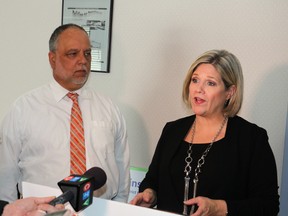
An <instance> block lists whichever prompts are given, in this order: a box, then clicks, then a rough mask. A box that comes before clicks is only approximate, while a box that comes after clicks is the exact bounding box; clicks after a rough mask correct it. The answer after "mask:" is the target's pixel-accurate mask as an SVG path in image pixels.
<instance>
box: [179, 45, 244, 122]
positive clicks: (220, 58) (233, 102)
mask: <svg viewBox="0 0 288 216" xmlns="http://www.w3.org/2000/svg"><path fill="white" fill-rule="evenodd" d="M200 64H211V65H213V66H214V67H215V69H216V70H217V71H218V72H219V74H220V76H221V78H222V80H223V82H224V85H225V88H226V90H227V89H229V87H231V86H232V85H234V86H235V87H236V88H235V93H234V94H233V95H232V97H231V98H230V99H229V100H228V101H227V102H226V103H225V104H224V105H223V114H225V115H227V116H229V117H233V116H235V115H236V114H237V113H238V112H239V110H240V108H241V105H242V101H243V85H244V84H243V74H242V68H241V64H240V62H239V60H238V59H237V58H236V56H235V55H233V54H232V53H229V52H228V51H226V50H210V51H207V52H205V53H203V54H202V55H201V56H199V57H198V58H197V59H196V61H194V63H193V64H192V65H191V67H190V68H189V70H188V73H187V75H186V78H185V80H184V84H183V91H182V99H183V101H184V103H185V104H186V106H188V108H191V101H190V97H189V86H190V82H191V77H192V75H193V73H194V71H195V70H196V69H197V67H198V66H199V65H200Z"/></svg>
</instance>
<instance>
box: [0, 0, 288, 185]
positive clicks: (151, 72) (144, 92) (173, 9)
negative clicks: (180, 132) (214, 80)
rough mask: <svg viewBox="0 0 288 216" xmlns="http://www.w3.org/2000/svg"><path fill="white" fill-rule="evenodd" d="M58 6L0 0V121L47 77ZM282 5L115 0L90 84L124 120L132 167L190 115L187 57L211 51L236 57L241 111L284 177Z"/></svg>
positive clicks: (53, 0)
mask: <svg viewBox="0 0 288 216" xmlns="http://www.w3.org/2000/svg"><path fill="white" fill-rule="evenodd" d="M61 6H62V2H61V1H60V0H49V1H39V0H30V1H20V0H2V6H1V7H0V26H1V31H0V38H1V40H0V47H1V58H0V63H1V64H0V65H1V72H0V80H1V85H0V98H1V102H0V119H2V117H3V116H4V114H5V112H6V111H7V110H8V108H9V105H10V104H11V103H12V101H14V100H15V98H16V97H18V96H19V95H20V94H22V93H23V92H25V91H27V90H29V89H32V88H34V87H37V86H39V85H41V84H44V83H46V82H47V81H48V80H50V79H51V72H50V67H49V65H48V60H47V53H48V39H49V37H50V34H51V32H52V31H53V30H54V28H55V27H57V26H58V25H59V24H60V22H61ZM287 12H288V1H287V0H253V1H250V0H243V1H231V0H221V1H215V0H194V1H191V0H177V1H176V0H157V1H155V0H145V1H144V0H139V1H128V0H115V2H114V19H113V31H112V50H111V51H112V55H111V73H109V74H103V73H92V74H91V77H90V81H89V85H90V86H93V87H94V88H95V89H97V90H99V91H100V92H102V93H105V94H106V95H108V96H110V97H112V99H113V100H114V101H115V103H117V104H118V105H119V107H120V108H121V110H122V112H123V114H124V115H125V117H126V120H127V125H128V129H129V138H130V147H131V165H133V166H140V167H147V166H148V165H149V163H150V160H151V157H152V155H153V152H154V149H155V146H156V143H157V140H158V138H159V136H160V133H161V129H162V127H163V126H164V124H165V122H167V121H170V120H174V119H176V118H179V117H182V116H184V115H187V114H188V112H187V111H186V110H185V109H184V108H183V105H182V103H181V88H182V81H183V79H184V76H185V73H186V71H187V69H188V67H189V66H190V64H191V63H192V61H193V60H194V59H195V58H196V57H197V56H198V55H199V54H200V53H202V52H204V51H206V50H209V49H214V48H216V49H227V50H229V51H231V52H233V53H234V54H235V55H237V56H238V58H239V59H240V61H241V63H242V66H243V70H244V77H245V96H244V105H243V108H242V111H241V113H240V115H241V116H242V117H244V118H246V119H248V120H249V121H252V122H255V123H256V124H258V125H260V126H262V127H264V128H265V129H267V131H268V134H269V136H270V143H271V146H272V149H273V151H274V153H275V156H276V160H277V165H278V173H279V182H280V179H281V171H282V160H283V146H284V132H285V124H286V120H285V119H286V115H287V102H288V93H287V92H288V71H287V69H288V58H287V57H288V54H287V53H288V42H287V38H288V28H287V26H288V13H287Z"/></svg>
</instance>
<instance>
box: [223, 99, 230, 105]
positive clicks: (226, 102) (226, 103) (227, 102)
mask: <svg viewBox="0 0 288 216" xmlns="http://www.w3.org/2000/svg"><path fill="white" fill-rule="evenodd" d="M229 101H230V99H228V100H226V101H225V103H224V107H227V106H228V104H229Z"/></svg>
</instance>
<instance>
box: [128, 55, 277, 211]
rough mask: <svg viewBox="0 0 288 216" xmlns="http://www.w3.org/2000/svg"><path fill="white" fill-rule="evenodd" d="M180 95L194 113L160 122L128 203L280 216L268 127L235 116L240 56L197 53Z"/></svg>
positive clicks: (240, 92) (239, 99)
mask: <svg viewBox="0 0 288 216" xmlns="http://www.w3.org/2000/svg"><path fill="white" fill-rule="evenodd" d="M182 97H183V100H184V102H185V104H186V105H187V106H188V107H190V108H192V111H193V113H194V114H195V115H192V116H189V117H185V118H182V119H178V120H176V121H173V122H169V123H167V124H166V125H165V127H164V129H163V131H162V135H161V137H160V139H159V142H158V145H157V148H156V150H155V153H154V156H153V159H152V162H151V164H150V166H149V170H148V172H147V174H146V176H145V178H144V179H143V181H142V183H141V185H140V187H139V193H138V194H137V195H136V196H135V198H134V199H133V200H132V201H131V202H130V203H131V204H134V205H140V206H146V207H154V206H156V205H157V209H159V210H164V211H169V212H175V213H179V214H183V215H192V216H200V215H201V216H204V215H205V216H224V215H233V216H234V215H239V216H240V215H241V216H250V215H251V216H252V215H253V216H254V215H255V216H256V215H263V216H264V215H267V216H274V215H277V213H278V211H279V195H278V184H277V170H276V164H275V158H274V155H273V152H272V150H271V147H270V145H269V143H268V136H267V132H266V130H264V129H263V128H260V127H258V126H257V125H255V124H252V123H250V122H248V121H246V120H244V119H243V118H241V117H239V116H237V113H238V112H239V110H240V108H241V104H242V99H243V75H242V69H241V65H240V63H239V61H238V59H237V58H236V57H235V56H234V55H233V54H231V53H229V52H227V51H225V50H211V51H208V52H206V53H204V54H202V55H201V56H200V57H199V58H198V59H197V60H196V61H195V62H194V63H193V64H192V66H191V67H190V69H189V71H188V74H187V76H186V79H185V81H184V85H183V93H182Z"/></svg>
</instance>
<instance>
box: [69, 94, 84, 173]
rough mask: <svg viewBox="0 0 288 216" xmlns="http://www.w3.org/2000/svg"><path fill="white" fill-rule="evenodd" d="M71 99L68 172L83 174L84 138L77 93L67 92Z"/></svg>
mask: <svg viewBox="0 0 288 216" xmlns="http://www.w3.org/2000/svg"><path fill="white" fill-rule="evenodd" d="M67 96H68V97H69V98H70V99H71V100H72V101H73V106H72V109H71V119H70V121H71V122H70V174H79V175H81V174H83V173H84V172H85V171H86V157H85V138H84V127H83V120H82V114H81V110H80V107H79V104H78V94H77V93H68V94H67Z"/></svg>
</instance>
